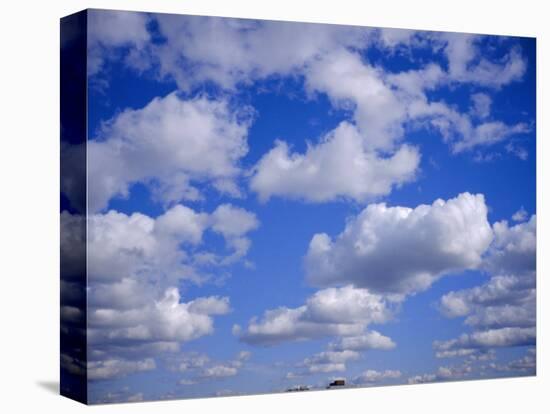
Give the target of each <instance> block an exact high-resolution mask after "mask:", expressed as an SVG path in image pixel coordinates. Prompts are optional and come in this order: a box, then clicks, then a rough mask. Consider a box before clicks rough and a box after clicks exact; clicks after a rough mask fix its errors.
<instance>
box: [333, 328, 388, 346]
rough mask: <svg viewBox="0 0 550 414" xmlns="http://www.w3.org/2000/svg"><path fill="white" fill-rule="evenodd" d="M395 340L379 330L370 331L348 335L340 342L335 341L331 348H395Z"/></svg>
mask: <svg viewBox="0 0 550 414" xmlns="http://www.w3.org/2000/svg"><path fill="white" fill-rule="evenodd" d="M395 346H396V345H395V342H393V341H392V339H391V338H390V337H387V336H384V335H382V334H381V333H380V332H377V331H368V332H365V333H364V334H362V335H358V336H347V337H344V338H341V339H340V340H339V341H338V342H333V343H331V344H330V345H329V348H330V349H332V350H336V351H342V350H346V349H347V350H351V351H365V350H368V349H383V350H390V349H394V348H395Z"/></svg>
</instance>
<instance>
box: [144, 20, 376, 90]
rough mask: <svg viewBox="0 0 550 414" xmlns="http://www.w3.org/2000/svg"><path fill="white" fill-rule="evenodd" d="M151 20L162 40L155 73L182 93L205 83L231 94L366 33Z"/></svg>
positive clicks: (294, 26)
mask: <svg viewBox="0 0 550 414" xmlns="http://www.w3.org/2000/svg"><path fill="white" fill-rule="evenodd" d="M156 20H157V22H158V26H159V31H160V33H161V34H162V35H163V36H164V37H165V38H166V43H164V44H163V45H160V46H158V47H156V48H155V49H154V54H155V56H156V58H157V59H158V62H159V65H160V72H161V74H162V75H165V76H169V77H171V78H173V79H175V80H176V82H177V83H178V85H179V86H180V88H182V89H188V88H190V87H192V86H194V85H196V84H197V83H201V82H204V81H213V82H215V83H217V84H218V85H221V86H222V87H223V88H226V89H234V88H235V87H236V84H238V83H241V82H242V83H250V82H252V81H254V80H256V79H261V78H267V77H270V76H288V75H293V74H295V73H296V72H299V71H301V70H303V68H304V66H305V65H306V64H307V63H308V62H309V61H311V60H312V59H314V58H315V57H316V56H319V55H322V54H325V53H328V52H329V51H331V50H334V49H336V48H341V47H348V46H350V47H352V46H354V47H360V46H362V45H364V44H366V43H367V37H366V36H367V33H368V30H367V29H361V28H358V27H349V26H337V25H316V24H307V23H300V24H296V23H291V22H288V23H287V22H274V21H258V20H244V19H224V18H218V17H197V16H176V15H157V16H156ZM220 39H223V43H221V42H220ZM289 44H292V47H288V45H289ZM182 62H189V63H191V64H189V65H182V64H181V63H182Z"/></svg>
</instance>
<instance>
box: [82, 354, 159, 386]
mask: <svg viewBox="0 0 550 414" xmlns="http://www.w3.org/2000/svg"><path fill="white" fill-rule="evenodd" d="M155 368H156V364H155V361H154V360H153V359H152V358H147V359H144V360H138V361H131V360H122V359H107V360H102V361H90V362H88V379H89V380H92V381H93V380H104V379H110V378H119V377H124V376H127V375H130V374H133V373H135V372H143V371H151V370H154V369H155Z"/></svg>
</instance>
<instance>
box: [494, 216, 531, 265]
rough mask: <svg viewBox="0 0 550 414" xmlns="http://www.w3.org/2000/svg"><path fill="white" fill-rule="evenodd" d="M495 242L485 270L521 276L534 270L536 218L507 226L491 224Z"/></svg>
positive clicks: (505, 224)
mask: <svg viewBox="0 0 550 414" xmlns="http://www.w3.org/2000/svg"><path fill="white" fill-rule="evenodd" d="M493 232H494V234H495V241H494V243H493V244H492V246H491V249H490V251H489V255H488V257H487V259H486V264H485V268H486V269H487V270H488V271H490V272H492V273H493V274H515V275H522V274H525V273H528V272H534V271H535V270H536V248H537V233H536V232H537V218H536V216H535V215H533V216H531V218H530V219H529V221H527V222H523V223H519V224H516V225H514V226H509V225H508V222H507V221H505V220H504V221H499V222H496V223H495V224H493Z"/></svg>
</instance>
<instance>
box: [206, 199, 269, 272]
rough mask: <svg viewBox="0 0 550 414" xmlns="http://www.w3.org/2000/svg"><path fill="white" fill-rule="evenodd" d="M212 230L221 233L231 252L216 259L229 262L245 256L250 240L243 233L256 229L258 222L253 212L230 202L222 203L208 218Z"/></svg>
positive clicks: (222, 262) (223, 262) (221, 262)
mask: <svg viewBox="0 0 550 414" xmlns="http://www.w3.org/2000/svg"><path fill="white" fill-rule="evenodd" d="M210 225H211V226H212V230H213V231H215V232H217V233H219V234H221V235H222V236H223V237H224V239H225V241H226V244H227V245H228V247H229V248H231V249H233V251H234V252H233V253H232V254H231V255H229V256H227V257H225V258H222V259H218V262H219V263H220V264H231V263H233V262H235V261H237V260H239V259H241V258H242V257H243V256H245V255H246V254H247V252H248V249H249V248H250V244H251V243H250V240H249V239H248V237H245V236H244V235H245V234H247V233H249V232H251V231H253V230H256V229H257V228H258V227H259V225H260V223H259V221H258V219H257V218H256V215H255V214H254V213H251V212H249V211H247V210H245V209H243V208H240V207H235V206H233V205H231V204H222V205H220V206H218V207H217V208H216V210H214V212H213V213H212V215H211V218H210Z"/></svg>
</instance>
